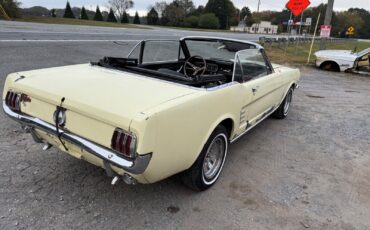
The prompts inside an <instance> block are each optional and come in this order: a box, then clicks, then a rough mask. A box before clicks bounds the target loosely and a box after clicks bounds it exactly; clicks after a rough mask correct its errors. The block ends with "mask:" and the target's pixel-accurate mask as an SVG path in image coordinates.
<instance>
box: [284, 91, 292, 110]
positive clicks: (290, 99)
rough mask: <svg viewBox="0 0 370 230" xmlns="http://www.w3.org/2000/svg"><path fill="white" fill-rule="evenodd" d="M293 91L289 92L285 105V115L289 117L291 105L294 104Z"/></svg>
mask: <svg viewBox="0 0 370 230" xmlns="http://www.w3.org/2000/svg"><path fill="white" fill-rule="evenodd" d="M292 95H293V94H292V90H289V93H288V95H287V96H286V99H285V105H284V115H287V114H288V112H289V107H290V104H291V103H292Z"/></svg>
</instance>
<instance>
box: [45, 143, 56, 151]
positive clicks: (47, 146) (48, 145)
mask: <svg viewBox="0 0 370 230" xmlns="http://www.w3.org/2000/svg"><path fill="white" fill-rule="evenodd" d="M51 147H53V146H52V145H51V144H49V143H46V144H45V145H44V147H42V150H44V151H46V150H49V149H50V148H51Z"/></svg>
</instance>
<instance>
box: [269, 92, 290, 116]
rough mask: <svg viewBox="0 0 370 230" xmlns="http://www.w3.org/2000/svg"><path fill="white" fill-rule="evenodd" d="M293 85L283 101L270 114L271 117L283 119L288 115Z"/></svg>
mask: <svg viewBox="0 0 370 230" xmlns="http://www.w3.org/2000/svg"><path fill="white" fill-rule="evenodd" d="M293 91H294V90H293V87H292V88H290V89H289V91H288V93H287V94H286V96H285V98H284V101H283V102H282V103H281V105H280V106H279V108H278V109H277V110H276V111H275V112H274V113H273V114H272V116H273V117H275V118H277V119H284V118H286V116H288V113H289V109H290V105H291V104H292V99H293Z"/></svg>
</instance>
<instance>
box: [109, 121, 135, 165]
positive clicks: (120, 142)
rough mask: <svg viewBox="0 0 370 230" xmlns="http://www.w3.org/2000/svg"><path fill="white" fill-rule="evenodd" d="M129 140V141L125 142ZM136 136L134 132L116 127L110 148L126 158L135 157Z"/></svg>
mask: <svg viewBox="0 0 370 230" xmlns="http://www.w3.org/2000/svg"><path fill="white" fill-rule="evenodd" d="M127 142H129V143H127ZM136 145H137V137H136V135H135V134H134V133H131V132H127V131H125V130H123V129H120V128H116V129H115V130H114V132H113V135H112V140H111V148H112V149H113V150H114V151H116V152H117V153H118V154H120V155H121V156H124V157H128V158H135V157H136V147H137V146H136Z"/></svg>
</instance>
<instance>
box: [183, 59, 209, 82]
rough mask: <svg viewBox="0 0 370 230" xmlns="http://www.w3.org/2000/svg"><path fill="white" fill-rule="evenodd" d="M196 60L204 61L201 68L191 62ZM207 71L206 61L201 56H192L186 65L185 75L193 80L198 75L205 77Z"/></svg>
mask: <svg viewBox="0 0 370 230" xmlns="http://www.w3.org/2000/svg"><path fill="white" fill-rule="evenodd" d="M195 58H197V59H201V60H202V63H201V64H200V66H198V65H195V64H193V63H191V61H192V60H193V59H195ZM206 69H207V63H206V59H204V58H203V57H201V56H191V57H190V58H189V59H188V60H186V61H185V63H184V74H185V76H186V77H191V78H193V77H195V76H197V75H203V74H204V73H205V72H206ZM199 73H200V74H199Z"/></svg>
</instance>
